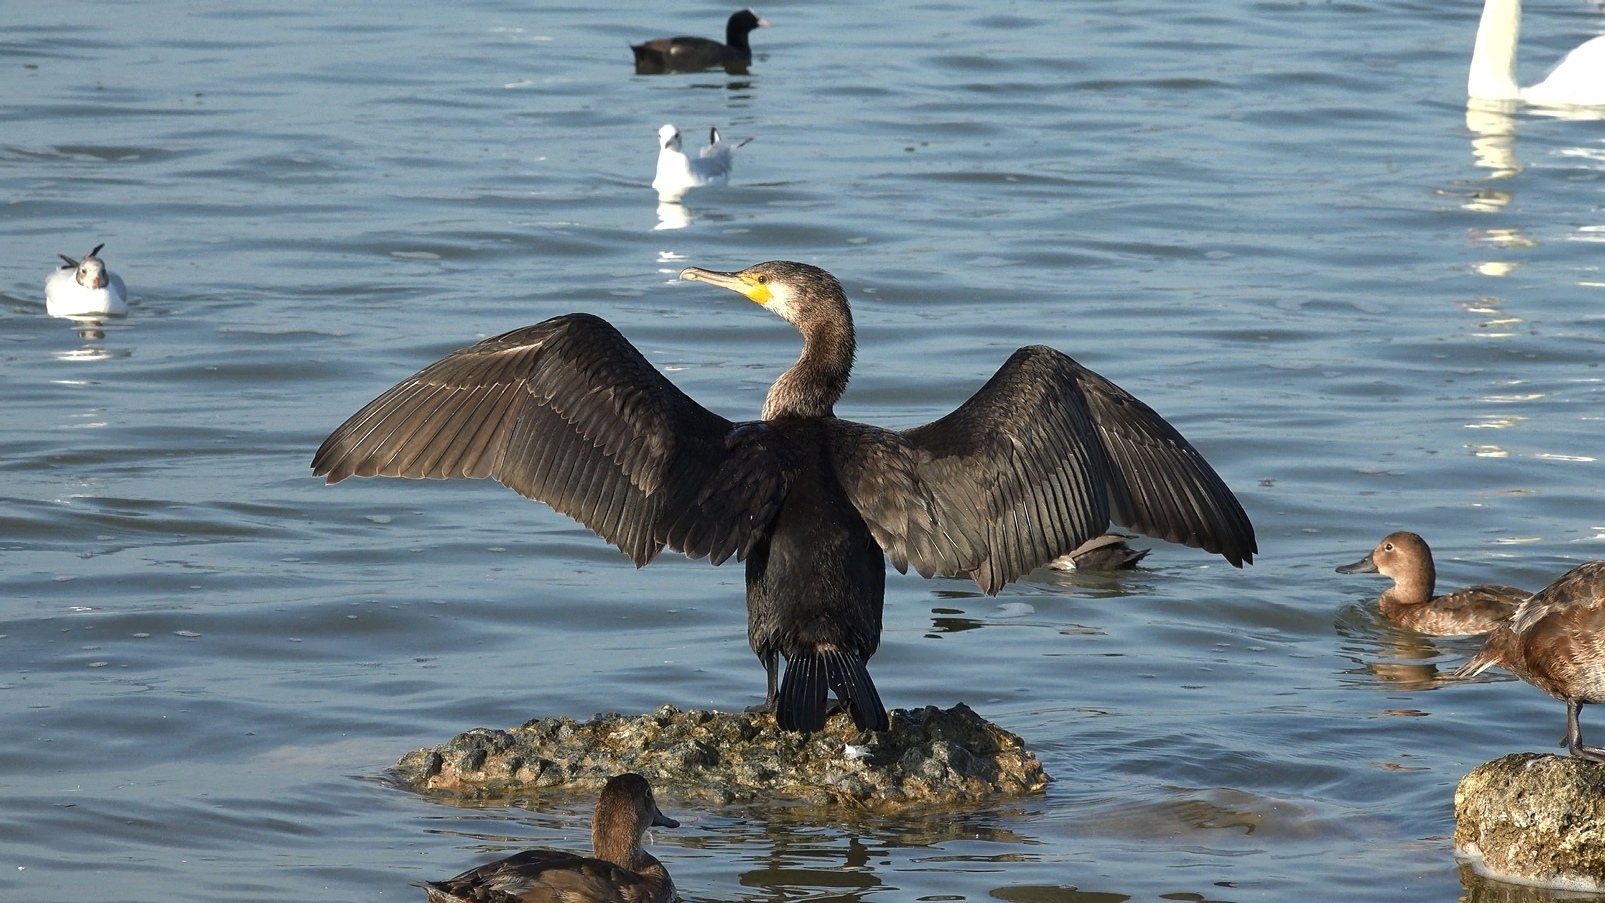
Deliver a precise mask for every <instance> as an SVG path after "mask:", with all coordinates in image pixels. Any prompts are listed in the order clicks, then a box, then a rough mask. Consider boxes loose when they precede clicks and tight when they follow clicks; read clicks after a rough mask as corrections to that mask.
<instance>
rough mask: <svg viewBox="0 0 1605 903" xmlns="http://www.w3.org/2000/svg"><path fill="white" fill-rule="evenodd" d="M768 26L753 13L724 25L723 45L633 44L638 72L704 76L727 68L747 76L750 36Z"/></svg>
mask: <svg viewBox="0 0 1605 903" xmlns="http://www.w3.org/2000/svg"><path fill="white" fill-rule="evenodd" d="M768 24H769V23H768V22H765V21H764V20H762V19H760V18H758V14H757V13H755V12H753V11H752V10H750V9H744V10H741V11H739V12H736V13H733V14H731V16H730V20H729V21H728V22H726V23H725V29H724V43H723V44H721V43H719V42H718V41H715V40H712V39H711V38H696V37H678V38H655V39H653V40H650V41H643V42H642V43H640V44H631V45H630V49H631V50H633V51H634V52H635V71H636V73H637V74H639V75H656V74H659V73H664V72H701V71H702V70H704V69H716V68H719V67H721V66H722V67H724V68H725V69H726V70H728V71H731V72H745V71H746V69H747V66H748V65H750V64H751V63H752V46H751V45H750V44H748V43H747V36H748V35H749V34H751V33H752V31H753V29H755V28H763V27H765V26H767V25H768Z"/></svg>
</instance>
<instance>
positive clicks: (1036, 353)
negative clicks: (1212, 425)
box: [835, 345, 1256, 593]
mask: <svg viewBox="0 0 1605 903" xmlns="http://www.w3.org/2000/svg"><path fill="white" fill-rule="evenodd" d="M835 439H836V444H837V454H836V460H837V468H838V472H839V474H840V477H841V480H842V484H843V486H844V487H845V488H846V490H847V492H848V494H849V496H850V497H851V498H852V499H853V503H854V506H855V507H857V508H858V511H859V513H860V514H861V515H862V516H863V517H864V520H865V522H866V523H867V524H868V525H869V527H870V530H871V532H872V533H873V534H874V535H875V539H876V541H877V542H879V543H880V545H881V547H882V548H883V549H884V550H885V551H886V553H887V555H888V557H890V559H891V561H892V563H893V565H894V566H896V567H897V568H898V569H899V570H903V569H905V568H906V567H907V566H908V565H913V566H914V568H915V569H916V570H918V571H919V572H920V573H921V574H923V575H925V576H931V575H932V574H943V575H947V576H953V575H956V574H960V573H964V572H968V573H970V575H971V576H972V577H973V578H974V579H975V582H976V584H977V585H978V586H980V587H981V589H982V590H983V591H985V592H987V593H996V592H997V591H998V590H1000V589H1002V588H1003V586H1004V585H1005V584H1007V583H1008V582H1009V581H1011V580H1014V579H1016V578H1018V577H1019V576H1020V575H1022V574H1025V573H1028V572H1030V571H1032V570H1034V569H1036V568H1038V567H1041V566H1042V565H1045V564H1047V563H1048V562H1050V561H1052V560H1053V559H1055V558H1057V557H1059V556H1060V555H1063V554H1064V553H1065V552H1068V551H1070V550H1071V549H1073V548H1075V547H1076V546H1078V545H1080V544H1081V543H1082V542H1085V541H1086V540H1088V539H1090V538H1092V537H1093V536H1095V535H1097V534H1099V533H1102V532H1103V531H1104V529H1105V528H1106V527H1107V526H1108V523H1109V521H1110V520H1111V519H1113V520H1115V521H1116V522H1118V523H1121V524H1124V525H1125V526H1128V527H1130V528H1132V529H1135V530H1140V531H1142V532H1144V533H1147V534H1149V535H1151V536H1157V537H1161V538H1164V539H1168V540H1170V541H1172V542H1182V543H1186V544H1188V545H1193V546H1198V547H1200V548H1203V549H1205V550H1206V551H1210V552H1217V553H1219V554H1221V555H1223V556H1225V557H1226V559H1227V560H1228V561H1230V562H1232V563H1233V564H1235V565H1241V564H1242V562H1244V561H1251V560H1252V559H1253V553H1254V551H1256V549H1255V545H1254V531H1253V526H1252V525H1251V524H1250V523H1249V521H1248V516H1247V515H1246V514H1245V513H1244V512H1243V509H1242V506H1241V505H1239V504H1238V502H1237V499H1236V497H1235V496H1233V495H1232V493H1231V490H1230V489H1228V488H1227V487H1226V485H1225V483H1224V482H1222V481H1221V479H1220V477H1219V476H1217V475H1216V474H1215V472H1214V470H1213V469H1211V468H1210V466H1209V464H1208V463H1207V462H1205V461H1204V459H1203V456H1201V455H1199V454H1198V451H1197V449H1194V448H1193V447H1192V445H1191V444H1189V443H1188V442H1187V440H1186V439H1184V438H1183V437H1182V436H1181V434H1180V433H1178V432H1176V430H1175V428H1174V427H1171V426H1170V425H1169V424H1168V423H1166V422H1165V421H1164V420H1163V419H1162V418H1161V417H1160V416H1159V415H1158V414H1156V413H1154V411H1153V410H1152V409H1151V408H1149V407H1148V406H1147V405H1145V404H1143V403H1142V402H1140V401H1138V400H1137V399H1136V398H1133V397H1132V396H1131V395H1130V394H1128V393H1126V392H1125V391H1123V390H1122V389H1120V388H1119V387H1118V386H1116V385H1115V384H1114V383H1111V382H1109V381H1108V380H1106V379H1104V378H1103V377H1101V376H1098V375H1097V374H1096V373H1093V372H1092V371H1090V370H1088V369H1086V368H1085V367H1082V366H1081V365H1080V364H1078V363H1076V362H1075V361H1074V360H1072V359H1070V358H1069V357H1067V356H1065V355H1064V354H1062V353H1060V352H1058V351H1055V350H1054V349H1052V348H1047V347H1044V346H1040V345H1037V346H1029V347H1026V348H1021V349H1020V350H1018V351H1016V352H1015V353H1014V354H1013V355H1012V356H1011V357H1010V358H1009V360H1008V361H1007V362H1005V363H1004V365H1003V366H1002V367H1001V368H999V370H998V372H997V373H996V374H994V375H993V377H992V378H991V379H990V380H988V381H987V383H986V385H984V386H982V387H981V389H980V390H979V391H977V392H976V393H975V395H973V396H971V398H970V399H969V400H968V401H966V402H965V403H964V404H963V405H961V406H959V408H958V409H957V410H956V411H954V412H953V413H951V414H949V415H947V416H946V417H943V418H941V419H940V420H936V421H934V422H932V423H928V424H926V425H925V426H921V427H916V428H914V429H911V430H906V431H904V432H901V433H893V432H890V431H887V430H880V429H876V428H874V427H867V426H862V425H860V424H852V423H846V422H842V423H840V424H839V425H838V427H837V431H836V437H835Z"/></svg>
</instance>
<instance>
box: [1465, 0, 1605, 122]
mask: <svg viewBox="0 0 1605 903" xmlns="http://www.w3.org/2000/svg"><path fill="white" fill-rule="evenodd" d="M1520 34H1521V0H1486V2H1484V3H1483V6H1482V20H1481V21H1480V22H1479V23H1478V24H1477V43H1476V47H1475V48H1474V49H1473V50H1472V52H1471V77H1470V78H1469V79H1468V80H1467V82H1466V94H1467V95H1468V96H1469V97H1471V99H1473V100H1521V101H1526V102H1527V103H1533V104H1541V105H1556V106H1580V107H1588V106H1605V35H1600V36H1599V37H1597V38H1593V39H1592V40H1589V41H1587V42H1585V43H1583V45H1582V46H1580V47H1578V48H1577V49H1576V50H1573V51H1572V52H1571V53H1568V54H1566V56H1564V57H1563V58H1561V61H1560V63H1559V65H1557V66H1556V67H1555V68H1554V69H1551V70H1550V72H1549V74H1548V75H1546V76H1544V80H1543V81H1541V82H1539V83H1538V84H1536V85H1533V86H1532V87H1530V88H1523V87H1521V86H1520V85H1518V84H1517V83H1516V39H1517V38H1518V37H1519V36H1520Z"/></svg>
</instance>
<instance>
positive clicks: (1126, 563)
mask: <svg viewBox="0 0 1605 903" xmlns="http://www.w3.org/2000/svg"><path fill="white" fill-rule="evenodd" d="M1130 538H1131V537H1129V536H1121V535H1120V534H1119V533H1105V534H1104V535H1102V536H1094V537H1093V538H1091V539H1089V540H1087V541H1086V542H1084V543H1082V544H1081V545H1079V546H1076V547H1075V549H1073V550H1071V551H1070V552H1069V553H1068V554H1065V555H1060V556H1059V557H1058V558H1055V559H1053V560H1052V561H1050V562H1048V567H1050V568H1053V569H1054V570H1056V571H1124V570H1130V569H1132V568H1135V567H1136V566H1137V562H1139V561H1141V560H1143V558H1144V557H1146V556H1147V555H1148V553H1149V552H1150V551H1151V550H1150V549H1133V548H1132V547H1131V546H1128V545H1126V540H1128V539H1130Z"/></svg>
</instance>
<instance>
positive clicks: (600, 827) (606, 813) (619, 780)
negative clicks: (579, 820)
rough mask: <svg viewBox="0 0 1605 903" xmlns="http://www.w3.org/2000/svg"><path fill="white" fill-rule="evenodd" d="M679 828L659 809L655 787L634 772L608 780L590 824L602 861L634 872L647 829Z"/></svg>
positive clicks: (592, 836) (592, 843) (592, 844)
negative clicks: (653, 791) (655, 796)
mask: <svg viewBox="0 0 1605 903" xmlns="http://www.w3.org/2000/svg"><path fill="white" fill-rule="evenodd" d="M652 827H659V828H678V827H680V823H679V822H677V821H675V820H674V819H672V818H670V817H668V816H667V815H664V814H663V813H662V812H661V811H660V810H659V809H658V802H657V799H656V798H654V797H653V795H652V785H651V784H649V783H647V780H646V778H643V777H641V776H640V775H638V774H635V773H633V772H630V773H625V774H621V775H616V776H614V777H612V778H610V779H608V782H607V785H606V786H605V787H603V788H602V796H601V797H600V798H599V799H598V800H597V801H596V816H595V817H594V818H593V819H592V820H591V846H592V848H593V849H594V850H595V851H596V855H597V856H598V857H600V858H602V859H606V860H608V861H610V862H613V863H616V864H618V865H622V866H624V867H625V868H633V867H634V866H635V865H636V862H635V859H636V854H638V853H639V852H640V850H641V839H642V838H643V837H645V836H646V832H647V830H648V829H650V828H652Z"/></svg>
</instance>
